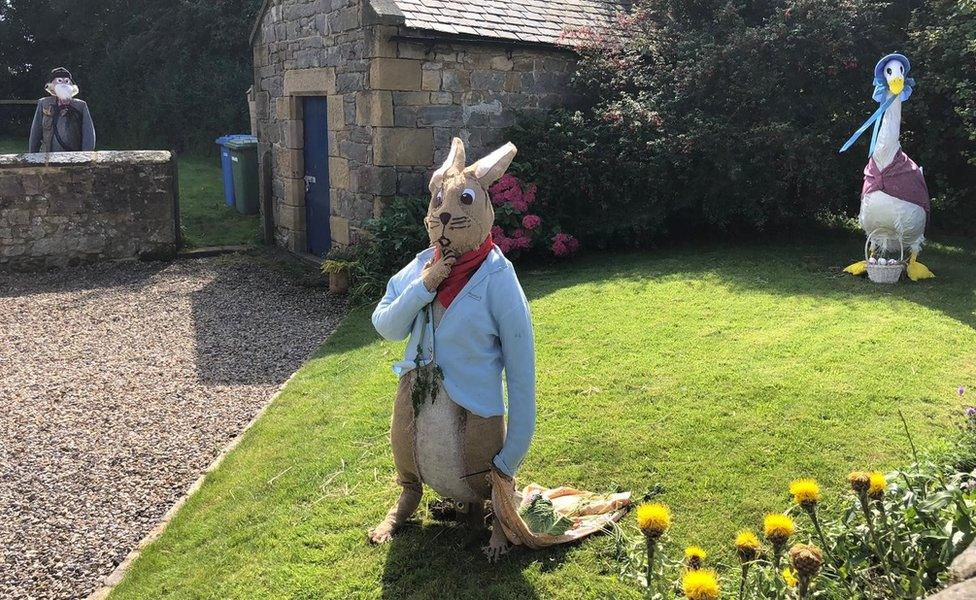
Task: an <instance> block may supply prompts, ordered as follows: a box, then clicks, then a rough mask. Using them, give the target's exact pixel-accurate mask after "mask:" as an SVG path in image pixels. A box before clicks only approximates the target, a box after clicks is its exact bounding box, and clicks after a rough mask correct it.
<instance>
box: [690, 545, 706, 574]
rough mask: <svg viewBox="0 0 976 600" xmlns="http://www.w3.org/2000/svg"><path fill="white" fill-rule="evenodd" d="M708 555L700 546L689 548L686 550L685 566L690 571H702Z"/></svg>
mask: <svg viewBox="0 0 976 600" xmlns="http://www.w3.org/2000/svg"><path fill="white" fill-rule="evenodd" d="M706 556H708V553H707V552H705V549H704V548H702V547H700V546H688V547H687V548H685V565H687V566H688V568H689V569H700V568H702V566H704V564H705V557H706Z"/></svg>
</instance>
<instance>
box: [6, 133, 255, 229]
mask: <svg viewBox="0 0 976 600" xmlns="http://www.w3.org/2000/svg"><path fill="white" fill-rule="evenodd" d="M26 151H27V138H26V136H25V137H24V139H22V140H21V139H17V138H13V137H3V136H0V154H8V153H9V154H14V153H20V152H26ZM179 170H180V219H181V221H182V224H183V237H184V243H185V244H186V245H187V246H191V247H192V246H229V245H240V244H258V243H260V241H261V219H260V217H259V216H258V215H242V214H240V213H238V212H237V211H236V210H234V208H233V207H228V206H227V205H226V203H225V202H224V191H223V190H224V188H223V183H222V180H221V175H220V162H219V159H218V158H217V157H216V156H195V155H184V156H180V157H179Z"/></svg>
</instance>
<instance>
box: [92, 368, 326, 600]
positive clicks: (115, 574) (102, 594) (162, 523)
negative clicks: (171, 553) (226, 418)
mask: <svg viewBox="0 0 976 600" xmlns="http://www.w3.org/2000/svg"><path fill="white" fill-rule="evenodd" d="M313 354H314V352H313ZM309 357H311V355H309ZM300 369H301V367H299V370H300ZM296 373H298V370H296V371H295V373H292V374H291V375H289V376H288V379H286V380H285V382H284V383H282V384H281V386H280V387H279V388H278V390H277V391H276V392H275V393H274V394H272V395H271V398H270V399H269V400H268V402H267V403H265V405H264V406H262V407H261V410H259V411H258V413H257V414H256V415H254V418H253V419H251V420H250V421H249V422H248V423H247V425H245V426H244V429H242V430H241V432H240V433H239V434H237V436H236V437H235V438H234V439H233V440H231V441H230V443H229V444H227V445H226V446H224V448H223V449H222V450H221V451H220V454H218V455H217V457H216V458H215V459H214V460H213V462H211V463H210V465H208V466H207V468H206V469H205V470H204V471H203V473H201V474H200V476H199V477H197V479H196V481H194V482H193V484H192V485H191V486H190V487H189V488H187V490H186V493H185V494H183V495H182V496H181V497H180V498H179V499H178V500H177V501H176V502H175V503H174V504H173V506H171V507H170V508H169V510H167V511H166V514H164V515H163V518H162V519H160V520H159V523H157V524H156V525H155V526H154V527H153V528H152V529H151V530H150V531H149V533H147V534H146V535H145V537H143V538H142V539H141V540H139V543H138V544H136V547H135V548H134V549H133V550H132V551H131V552H129V554H127V555H126V557H125V559H124V560H123V561H122V562H121V563H119V566H117V567H115V570H114V571H112V573H111V574H109V576H108V577H106V578H105V581H104V582H103V583H102V586H101V587H99V588H97V589H96V590H95V591H94V592H92V593H91V594H89V596H88V599H87V600H105V598H108V596H109V594H111V593H112V590H114V589H115V588H116V587H117V586H118V585H119V584H120V583H122V579H124V578H125V575H126V573H128V572H129V569H131V568H132V565H133V563H135V561H136V559H138V558H139V557H140V556H141V555H142V551H143V550H145V549H146V548H148V547H149V545H150V544H152V543H153V542H155V541H156V540H157V539H159V538H160V536H162V535H163V532H165V531H166V527H168V526H169V524H170V521H172V520H173V517H175V516H176V513H178V512H179V511H180V509H181V508H183V505H184V504H186V501H187V500H189V499H190V497H191V496H193V495H194V494H196V493H197V492H198V491H200V488H202V487H203V482H204V481H205V480H206V479H207V476H208V475H210V473H212V472H214V471H215V470H217V467H219V466H220V465H221V463H223V462H224V459H225V458H227V455H229V454H230V453H231V451H233V450H234V448H236V447H237V445H238V444H240V443H241V440H242V439H244V435H245V434H247V432H248V431H250V429H251V427H253V426H254V424H255V423H257V422H258V421H259V420H260V419H261V417H263V416H264V413H265V412H267V410H268V408H269V407H270V406H271V405H272V404H274V402H275V400H277V399H278V396H280V395H281V392H282V391H284V389H285V387H286V386H287V385H288V384H289V383H290V382H291V380H292V379H294V377H295V374H296Z"/></svg>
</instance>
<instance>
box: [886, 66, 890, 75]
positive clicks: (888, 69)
mask: <svg viewBox="0 0 976 600" xmlns="http://www.w3.org/2000/svg"><path fill="white" fill-rule="evenodd" d="M886 70H887V71H888V75H891V67H888V68H887V69H886Z"/></svg>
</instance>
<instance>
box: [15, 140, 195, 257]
mask: <svg viewBox="0 0 976 600" xmlns="http://www.w3.org/2000/svg"><path fill="white" fill-rule="evenodd" d="M178 195H179V194H178V187H177V179H176V166H175V160H174V159H173V157H172V156H171V155H170V153H169V152H159V151H138V152H63V153H61V152H59V153H51V154H7V155H0V269H14V270H35V269H44V268H48V267H59V266H66V265H73V264H78V263H81V262H91V261H96V260H103V259H119V258H137V257H153V258H157V257H158V258H163V257H167V256H172V255H174V254H175V253H176V251H177V249H178V246H179V205H178Z"/></svg>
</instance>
